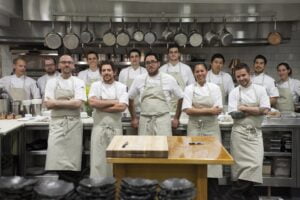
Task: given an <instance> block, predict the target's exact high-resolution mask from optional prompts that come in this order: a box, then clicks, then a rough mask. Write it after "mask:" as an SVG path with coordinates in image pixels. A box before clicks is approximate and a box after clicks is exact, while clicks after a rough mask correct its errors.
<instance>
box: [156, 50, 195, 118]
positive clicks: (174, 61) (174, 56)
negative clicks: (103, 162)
mask: <svg viewBox="0 0 300 200" xmlns="http://www.w3.org/2000/svg"><path fill="white" fill-rule="evenodd" d="M168 58H169V62H168V63H166V64H164V65H163V66H161V68H160V69H159V71H160V72H165V73H167V74H170V75H171V76H173V77H174V78H175V79H176V81H177V83H178V85H179V86H180V88H181V89H182V90H184V88H185V87H186V86H188V85H190V84H193V83H195V78H194V76H193V72H192V70H191V68H190V66H188V65H186V64H184V63H182V62H180V60H179V59H180V49H179V46H177V45H170V46H169V48H168ZM170 104H171V112H175V111H176V106H177V98H176V97H175V96H173V97H172V99H171V101H170Z"/></svg>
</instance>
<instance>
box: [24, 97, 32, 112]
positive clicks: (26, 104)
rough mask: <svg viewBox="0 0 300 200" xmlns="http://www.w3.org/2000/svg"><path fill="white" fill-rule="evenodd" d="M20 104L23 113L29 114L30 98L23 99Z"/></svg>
mask: <svg viewBox="0 0 300 200" xmlns="http://www.w3.org/2000/svg"><path fill="white" fill-rule="evenodd" d="M22 105H23V112H24V114H31V100H23V101H22Z"/></svg>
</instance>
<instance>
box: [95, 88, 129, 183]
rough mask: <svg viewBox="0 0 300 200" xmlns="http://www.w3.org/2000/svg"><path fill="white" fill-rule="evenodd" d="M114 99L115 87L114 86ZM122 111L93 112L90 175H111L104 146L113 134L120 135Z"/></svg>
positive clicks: (110, 167)
mask: <svg viewBox="0 0 300 200" xmlns="http://www.w3.org/2000/svg"><path fill="white" fill-rule="evenodd" d="M115 97H116V98H115V99H117V89H116V87H115ZM121 118H122V113H121V112H118V113H109V112H102V111H100V110H98V109H95V111H94V112H93V119H94V126H93V130H92V136H91V161H90V162H91V163H90V165H91V166H90V167H91V172H90V177H91V178H96V177H105V176H113V173H112V165H111V164H108V163H107V161H106V148H107V146H108V145H109V143H110V142H111V140H112V138H113V137H114V136H115V135H122V132H123V130H122V122H121Z"/></svg>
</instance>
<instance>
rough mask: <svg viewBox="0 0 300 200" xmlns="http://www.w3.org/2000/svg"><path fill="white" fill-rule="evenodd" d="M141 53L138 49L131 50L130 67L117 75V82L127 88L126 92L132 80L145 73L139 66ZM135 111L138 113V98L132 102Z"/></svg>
mask: <svg viewBox="0 0 300 200" xmlns="http://www.w3.org/2000/svg"><path fill="white" fill-rule="evenodd" d="M140 59H141V52H140V51H139V50H138V49H131V50H130V52H129V60H130V63H131V65H130V66H129V67H126V68H124V69H122V70H121V72H120V74H119V81H120V82H121V83H123V84H125V85H126V86H127V89H128V91H129V90H130V87H131V85H132V83H133V81H134V79H135V78H136V77H137V76H138V75H141V74H145V73H147V70H146V69H145V68H144V67H142V66H140ZM134 103H135V109H136V111H137V112H140V110H141V108H140V102H139V97H138V96H137V98H136V99H135V100H134Z"/></svg>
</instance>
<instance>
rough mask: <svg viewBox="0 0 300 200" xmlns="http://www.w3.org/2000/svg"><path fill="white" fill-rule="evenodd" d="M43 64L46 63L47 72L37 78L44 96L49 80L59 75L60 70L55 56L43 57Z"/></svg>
mask: <svg viewBox="0 0 300 200" xmlns="http://www.w3.org/2000/svg"><path fill="white" fill-rule="evenodd" d="M43 65H44V69H45V72H46V74H45V75H43V76H41V77H40V78H38V80H37V85H38V88H39V89H40V93H41V96H42V98H43V97H44V95H45V88H46V83H47V81H48V80H49V79H52V78H54V77H56V76H59V72H58V71H57V70H56V61H55V58H53V57H46V58H43Z"/></svg>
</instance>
